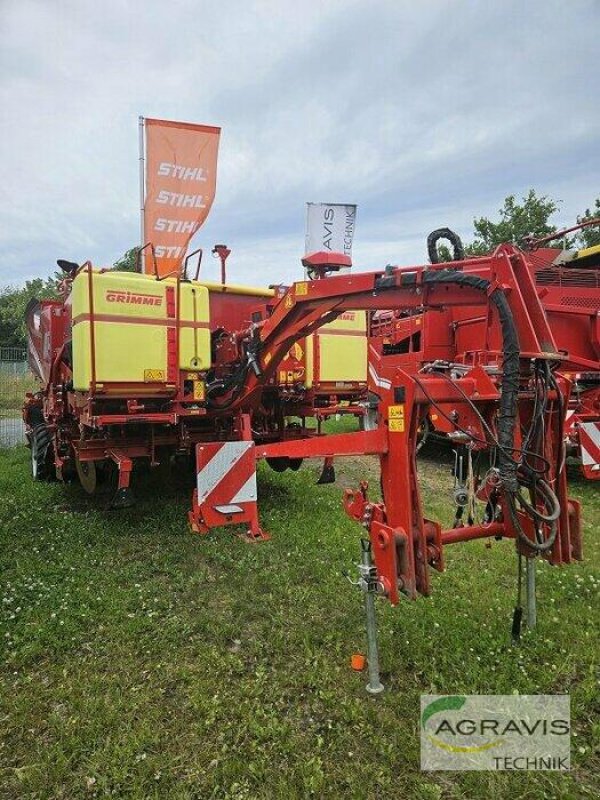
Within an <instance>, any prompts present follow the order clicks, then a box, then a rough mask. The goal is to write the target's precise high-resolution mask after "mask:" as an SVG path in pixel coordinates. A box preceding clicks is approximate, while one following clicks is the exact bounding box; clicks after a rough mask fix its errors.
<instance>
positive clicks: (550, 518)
mask: <svg viewBox="0 0 600 800" xmlns="http://www.w3.org/2000/svg"><path fill="white" fill-rule="evenodd" d="M434 233H435V232H434ZM423 282H424V283H426V284H429V285H431V284H436V283H452V284H454V285H457V286H467V287H469V288H472V289H476V290H478V291H481V292H486V293H487V292H489V289H490V287H491V283H490V281H488V280H486V279H485V278H479V277H477V276H475V275H465V274H464V273H462V272H460V271H458V270H448V269H444V270H436V271H434V270H432V271H430V272H425V273H424V274H423ZM489 299H490V302H491V303H493V304H494V306H495V307H496V310H497V311H498V317H499V320H500V327H501V330H502V356H503V370H502V383H501V394H500V409H499V415H498V445H499V447H498V471H499V475H500V478H501V480H502V485H503V487H504V490H505V493H506V499H507V507H508V512H509V516H510V521H511V524H512V526H513V527H514V529H515V531H516V533H517V536H518V537H519V539H520V540H521V542H523V544H525V545H526V546H527V547H529V548H531V549H532V550H535V551H536V552H545V551H547V550H549V549H550V548H551V547H552V545H553V544H554V541H555V539H556V535H557V532H558V525H557V521H558V517H559V516H560V506H559V503H558V498H557V497H556V495H555V493H554V492H553V491H552V489H551V488H550V486H549V485H548V484H547V483H546V482H545V481H542V480H539V481H537V483H536V485H537V487H538V488H539V490H540V495H541V496H542V499H543V501H544V504H545V506H546V509H547V511H548V514H546V515H544V514H541V513H540V512H539V511H537V510H536V509H534V508H533V506H531V505H530V504H529V503H527V502H526V501H525V500H524V499H523V498H522V497H521V496H520V494H519V486H520V482H519V477H518V474H517V470H518V464H517V462H516V461H515V459H514V458H513V457H512V453H514V452H515V448H514V432H515V426H516V420H517V401H518V392H519V374H520V371H519V358H520V353H521V349H520V343H519V336H518V333H517V329H516V326H515V321H514V317H513V314H512V311H511V308H510V306H509V304H508V300H507V298H506V295H505V293H504V292H503V290H502V289H500V288H497V289H494V291H492V292H490V293H489ZM517 502H519V504H520V505H521V507H522V508H523V509H524V510H525V512H526V513H527V514H529V516H530V517H531V518H532V519H534V520H537V521H538V522H540V523H546V524H549V525H550V533H549V536H548V537H547V538H546V539H545V540H544V541H543V542H535V541H532V540H531V539H530V538H529V537H528V536H527V535H526V533H525V532H524V530H523V528H522V526H521V524H520V522H519V518H518V514H517Z"/></svg>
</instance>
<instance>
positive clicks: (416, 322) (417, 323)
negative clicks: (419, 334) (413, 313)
mask: <svg viewBox="0 0 600 800" xmlns="http://www.w3.org/2000/svg"><path fill="white" fill-rule="evenodd" d="M420 324H421V320H420V319H419V318H418V317H417V318H416V320H415V325H420Z"/></svg>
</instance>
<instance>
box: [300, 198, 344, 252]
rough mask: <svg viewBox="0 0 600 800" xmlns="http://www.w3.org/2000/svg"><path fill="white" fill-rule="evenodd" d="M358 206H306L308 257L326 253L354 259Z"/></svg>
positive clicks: (309, 204)
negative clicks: (353, 250) (339, 254)
mask: <svg viewBox="0 0 600 800" xmlns="http://www.w3.org/2000/svg"><path fill="white" fill-rule="evenodd" d="M355 223H356V206H352V205H343V204H341V203H307V204H306V249H305V253H306V255H309V254H310V253H319V252H321V251H326V252H330V253H343V254H344V255H346V256H350V257H352V240H353V239H354V225H355Z"/></svg>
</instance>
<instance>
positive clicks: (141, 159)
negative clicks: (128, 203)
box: [138, 117, 146, 272]
mask: <svg viewBox="0 0 600 800" xmlns="http://www.w3.org/2000/svg"><path fill="white" fill-rule="evenodd" d="M138 129H139V155H140V157H139V165H140V247H143V246H144V245H145V244H146V234H145V231H144V205H145V191H144V117H138ZM144 256H145V253H144V251H142V253H141V261H140V266H141V270H142V272H145V271H146V270H145V269H144V260H145V258H144Z"/></svg>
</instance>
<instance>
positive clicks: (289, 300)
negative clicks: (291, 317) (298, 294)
mask: <svg viewBox="0 0 600 800" xmlns="http://www.w3.org/2000/svg"><path fill="white" fill-rule="evenodd" d="M284 305H285V307H286V308H291V307H292V306H293V305H294V298H293V297H292V295H291V294H286V296H285V303H284Z"/></svg>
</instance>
